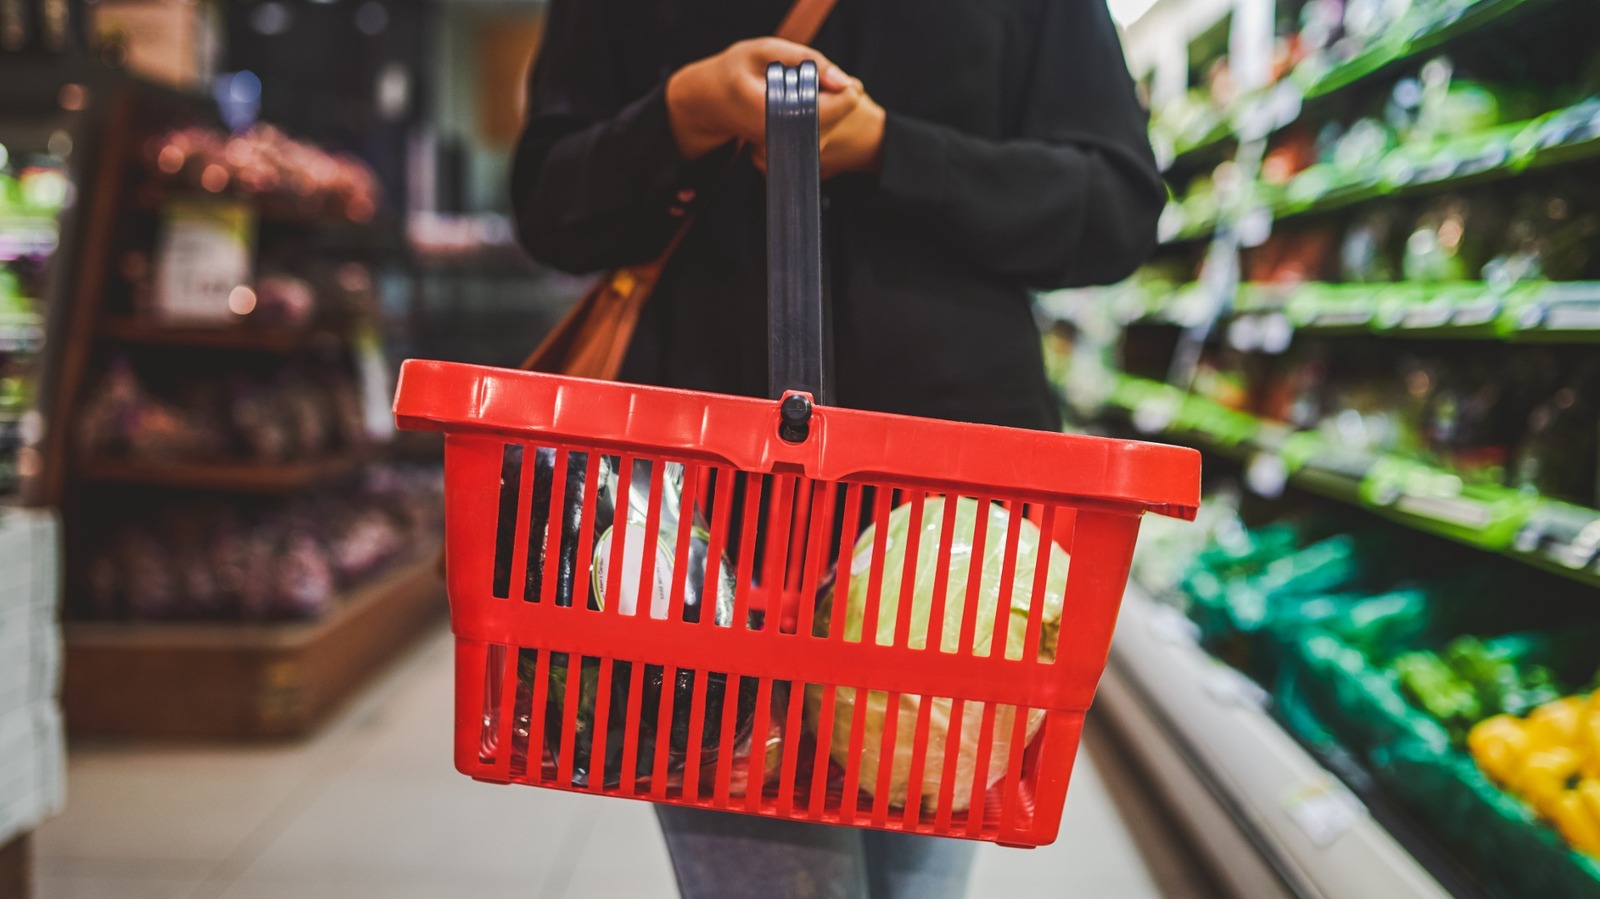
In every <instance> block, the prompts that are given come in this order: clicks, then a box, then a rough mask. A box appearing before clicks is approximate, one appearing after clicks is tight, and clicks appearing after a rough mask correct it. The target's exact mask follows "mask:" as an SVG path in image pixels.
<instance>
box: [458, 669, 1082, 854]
mask: <svg viewBox="0 0 1600 899" xmlns="http://www.w3.org/2000/svg"><path fill="white" fill-rule="evenodd" d="M515 655H517V654H516V653H513V652H511V651H508V649H507V647H504V646H500V645H492V646H485V645H483V644H479V643H475V642H473V641H469V640H465V639H458V640H457V660H458V672H457V673H458V683H457V687H458V697H457V703H458V708H457V732H456V764H457V767H458V769H459V770H460V771H461V772H462V773H464V774H468V775H470V776H472V777H474V778H477V779H479V780H482V781H487V782H493V783H517V784H525V785H529V786H538V787H545V788H550V789H561V790H568V791H574V792H583V793H591V794H594V795H599V796H614V797H623V798H632V799H641V800H646V801H653V802H666V803H671V804H675V805H684V806H692V807H697V808H703V809H710V810H721V811H729V812H740V813H745V814H755V815H766V816H774V817H781V818H786V819H792V820H800V821H809V822H816V823H821V824H836V825H846V826H854V827H871V828H877V829H881V830H892V831H901V832H908V833H918V834H926V835H931V836H945V837H959V838H966V839H976V840H985V841H992V842H997V843H1001V844H1004V845H1010V846H1024V847H1033V846H1039V845H1044V844H1046V843H1049V842H1051V841H1053V840H1054V838H1055V835H1056V832H1057V830H1058V829H1059V825H1060V817H1061V808H1060V803H1059V802H1057V803H1056V806H1057V807H1055V808H1042V807H1040V805H1039V803H1038V802H1037V801H1036V795H1037V793H1038V785H1039V781H1040V778H1041V777H1048V778H1049V779H1051V780H1052V781H1056V782H1057V783H1056V790H1055V793H1056V795H1057V796H1064V793H1065V781H1066V780H1067V779H1068V778H1069V777H1070V774H1071V770H1072V764H1073V760H1074V758H1075V756H1076V752H1077V746H1078V739H1079V734H1080V730H1081V726H1082V720H1083V717H1082V715H1081V714H1074V713H1070V712H1061V711H1051V712H1047V713H1044V715H1043V722H1042V723H1041V724H1040V726H1039V727H1038V730H1037V732H1036V734H1035V735H1034V738H1033V739H1032V740H1031V741H1027V742H1026V745H1025V746H1018V745H1017V744H1018V743H1020V742H1022V741H1011V742H1010V745H1009V749H1008V748H1007V746H1006V745H1005V744H1004V743H1002V745H1001V747H1000V748H998V749H994V748H992V746H993V742H994V741H996V740H999V741H1005V740H1006V735H1005V734H1004V733H1001V732H1000V731H1002V730H1003V729H1004V728H1003V727H1001V726H1000V725H999V724H997V722H1000V721H1001V720H1003V719H1005V718H1010V719H1011V720H1012V722H1013V725H1014V727H1013V730H1014V732H1021V728H1022V727H1023V726H1025V725H1022V724H1021V722H1022V721H1025V720H1026V719H1027V717H1028V716H1027V715H1026V714H1025V711H1026V710H1024V714H1010V715H1008V714H1006V713H1005V712H1004V711H1001V710H1003V709H1006V708H1009V707H1005V706H990V707H987V708H983V707H981V706H974V711H973V714H970V715H963V714H955V715H953V716H951V723H950V725H949V731H948V734H947V737H948V739H950V740H958V739H960V737H961V730H962V727H963V724H962V723H961V722H962V721H963V720H965V721H967V722H971V723H978V722H981V723H979V729H980V733H979V735H978V740H977V745H978V747H979V748H978V750H977V751H976V752H975V753H973V755H974V756H975V759H976V760H975V762H974V765H975V767H976V769H977V770H975V771H973V772H972V773H971V774H970V775H969V780H968V782H969V783H976V782H977V781H978V780H979V778H982V780H983V781H984V782H988V781H990V780H993V781H994V783H993V784H992V785H991V786H989V787H988V789H987V790H986V791H985V792H983V793H982V794H981V795H980V796H976V797H965V798H966V801H963V800H962V798H958V797H957V796H956V795H955V787H956V784H957V783H958V782H959V781H960V780H961V779H962V778H960V777H958V776H956V775H955V761H956V759H954V758H952V757H949V756H947V755H946V754H945V753H943V751H942V750H941V749H940V748H938V747H933V746H930V743H931V742H932V741H931V740H930V738H929V731H930V724H929V719H930V717H931V710H932V708H933V707H934V702H931V701H928V700H926V699H920V698H919V702H918V704H917V705H918V708H919V710H920V711H921V714H918V715H917V716H916V720H915V722H914V724H913V723H911V722H910V719H907V720H906V721H901V720H900V717H901V715H903V714H906V712H905V710H904V707H903V706H900V704H899V703H898V702H897V703H893V704H890V705H888V708H889V709H893V710H894V712H893V713H892V717H893V720H892V721H885V722H884V723H883V726H882V727H881V728H880V729H879V734H880V739H881V740H882V741H883V742H882V745H880V746H878V747H875V748H877V749H880V750H882V751H881V753H880V754H879V762H880V764H882V765H883V768H882V769H881V771H880V773H879V777H877V778H875V777H873V775H872V774H871V773H870V772H863V771H861V770H859V769H860V768H861V767H862V765H861V763H860V762H859V761H856V762H854V763H853V764H850V765H841V764H840V762H839V760H838V758H837V757H835V755H834V754H832V753H830V752H829V751H828V748H827V747H826V746H822V747H819V745H818V742H817V739H816V737H815V735H814V734H813V733H812V732H811V728H810V727H808V726H807V721H806V716H805V714H804V706H805V703H804V702H803V701H802V699H801V697H800V696H799V695H794V694H791V693H790V691H789V689H788V685H786V684H783V683H781V682H777V683H775V682H773V681H771V680H767V679H757V678H735V677H729V678H727V679H726V680H725V681H724V686H723V690H724V691H725V695H724V699H736V697H735V696H734V693H735V691H734V690H732V689H730V688H731V686H732V685H733V684H734V683H735V682H737V683H738V684H739V685H740V687H741V688H743V689H745V690H748V689H749V688H750V684H751V683H752V682H754V684H755V688H754V691H753V692H754V694H755V700H754V703H753V716H752V717H751V719H750V720H749V721H748V722H747V723H746V726H745V728H744V732H743V733H739V732H738V730H739V729H738V727H737V725H736V722H735V717H736V716H738V709H739V708H740V706H739V705H738V704H737V703H736V702H726V701H725V702H724V703H723V711H724V715H723V720H722V721H721V722H719V721H717V720H716V718H715V717H713V716H711V715H709V714H707V712H706V708H705V706H706V705H707V703H706V695H707V692H708V689H709V688H708V683H709V681H710V679H709V678H697V679H696V680H695V682H694V689H693V691H692V693H693V700H692V703H691V706H692V711H691V713H690V716H691V718H692V721H691V725H690V727H689V728H688V739H687V746H685V747H684V748H683V749H682V750H680V751H679V752H678V753H677V755H678V757H679V760H680V764H679V765H678V766H676V767H674V766H672V765H670V764H668V761H667V760H668V757H669V752H668V749H667V742H663V743H662V744H660V745H654V744H652V742H651V741H650V740H649V738H648V737H644V738H641V736H640V735H639V730H640V728H639V726H638V722H639V721H640V719H641V708H640V704H641V702H642V700H640V699H635V698H634V697H639V696H641V691H640V689H639V685H640V682H641V677H642V673H643V672H644V670H645V669H646V667H647V666H645V665H639V664H631V665H630V664H628V663H625V662H611V663H610V664H606V663H605V662H604V661H599V662H598V663H596V660H585V661H586V662H589V663H591V664H592V665H593V666H594V667H595V668H598V669H599V670H598V686H597V688H596V692H595V693H594V695H595V696H596V699H595V700H593V705H592V706H590V707H587V708H583V707H581V706H580V709H581V716H578V715H566V714H564V713H562V712H560V711H558V712H556V713H555V714H553V715H551V714H540V715H535V714H534V709H535V708H547V706H548V705H549V704H550V703H553V702H555V703H561V702H564V699H563V698H562V697H555V696H553V695H552V694H553V693H555V692H559V691H560V689H561V687H562V685H563V683H566V684H574V683H579V682H581V681H582V680H583V678H584V677H587V676H589V671H587V670H585V669H584V667H583V666H581V665H580V670H582V671H584V674H583V675H582V676H580V677H579V678H577V679H573V678H571V677H570V669H568V671H567V676H566V677H565V680H564V681H563V680H561V679H560V678H549V677H548V672H549V670H550V668H551V666H552V665H554V667H555V668H556V669H557V670H558V671H559V670H560V669H562V668H563V667H565V666H564V663H563V662H562V661H554V662H549V661H547V663H546V664H545V665H543V666H541V667H540V668H539V673H538V674H537V675H536V676H535V677H534V678H532V680H533V683H532V684H530V683H529V678H527V677H526V676H524V677H522V678H518V677H517V676H516V674H515V672H516V671H517V665H516V663H515V661H514V660H513V657H514V656H515ZM553 656H554V657H560V656H561V654H559V653H556V654H553ZM657 670H659V669H657ZM623 672H626V673H623ZM497 673H502V674H500V676H496V674H497ZM525 673H526V672H524V674H525ZM665 673H666V677H665V680H666V683H668V684H672V683H674V682H675V675H676V674H677V672H676V670H675V669H672V668H671V667H670V666H668V667H667V668H666V670H665ZM507 674H509V678H510V679H509V680H507ZM613 675H620V676H617V677H616V678H615V680H614V681H613ZM629 678H631V679H633V684H632V685H631V686H629V687H628V689H627V692H626V696H627V697H628V698H627V700H624V701H625V702H627V704H628V707H627V708H624V709H622V710H620V714H621V715H622V716H624V717H623V718H622V721H623V722H624V729H621V730H619V728H618V727H617V724H616V722H617V718H616V717H614V716H616V715H617V714H619V712H618V711H616V710H614V709H613V708H612V707H611V705H610V704H609V703H608V702H606V701H605V700H604V699H601V698H600V697H604V698H606V699H609V698H610V696H611V695H612V694H611V691H610V689H609V688H610V687H612V686H613V685H622V684H624V683H625V681H626V680H627V679H629ZM551 683H554V684H555V690H552V689H551V687H550V685H551ZM541 684H542V685H543V689H540V688H539V685H541ZM673 692H674V691H673V690H671V689H665V690H662V691H661V694H660V697H661V698H660V702H659V712H658V713H657V714H656V715H651V714H650V713H649V712H648V711H647V712H645V716H646V718H647V719H648V718H651V717H655V718H657V720H658V722H659V724H660V725H661V726H660V727H659V729H658V731H657V733H670V732H671V731H670V727H671V722H672V716H673V709H672V703H673V700H672V698H671V695H672V693H673ZM541 694H542V695H541ZM577 694H578V688H574V689H573V690H572V691H571V692H570V693H569V694H568V695H569V696H573V697H575V696H577ZM821 694H822V696H823V699H822V701H821V709H822V711H821V712H820V713H819V714H820V715H821V716H822V717H823V718H824V719H832V718H833V716H832V715H831V714H830V710H831V709H833V708H834V701H833V700H834V699H835V697H836V691H835V690H822V691H821ZM955 702H957V703H958V702H959V701H955ZM559 708H562V709H565V708H572V706H567V705H562V706H559ZM956 709H958V710H961V711H965V710H966V704H961V705H956ZM977 709H981V713H979V712H978V711H977ZM575 718H577V719H579V720H576V721H575V720H574V719H575ZM974 719H976V721H974ZM841 720H842V719H841ZM860 720H861V718H860V716H858V717H857V719H856V722H853V723H852V724H851V727H855V726H857V724H858V723H859V721H860ZM597 721H610V722H612V725H611V727H610V728H609V730H610V731H612V732H611V733H603V731H606V730H608V728H601V727H598V726H597V725H596V724H595V722H597ZM579 730H585V731H586V733H587V739H588V740H590V741H591V744H590V746H589V752H588V756H587V759H588V761H590V762H596V761H598V764H595V765H594V769H593V770H587V771H585V770H581V769H578V768H577V766H576V763H575V759H577V758H579V757H581V756H582V755H583V754H582V753H581V752H578V751H577V736H578V734H577V732H578V731H579ZM719 731H720V734H721V735H722V736H723V737H724V738H726V737H727V736H729V735H732V737H733V738H732V739H731V741H730V740H727V739H722V740H717V739H716V736H717V735H718V733H719ZM891 732H893V733H894V736H895V737H896V740H895V742H898V737H899V735H900V734H904V733H907V732H910V733H912V734H913V742H912V744H911V745H912V746H913V747H923V748H922V749H920V750H915V751H913V753H912V756H911V762H910V767H909V771H908V772H906V774H907V775H908V777H909V781H910V783H911V784H930V783H932V784H937V786H938V790H936V791H935V790H934V788H933V787H928V788H927V789H928V790H929V791H930V792H935V793H936V795H923V789H921V788H917V789H911V790H908V794H907V795H908V796H909V797H910V799H911V801H909V802H906V803H903V804H891V802H890V801H889V797H888V796H886V795H876V796H875V795H874V794H873V793H872V792H870V791H869V790H868V789H861V788H859V787H858V785H860V784H862V783H870V782H872V781H874V780H878V779H881V777H882V775H884V774H887V773H888V764H886V759H885V758H884V757H885V756H887V757H890V758H892V757H894V756H893V747H892V745H891V744H890V743H889V737H890V735H891ZM756 733H761V734H764V738H763V739H761V740H756V739H753V738H752V736H753V734H756ZM701 735H709V736H712V737H713V742H717V743H718V749H716V750H712V749H710V748H708V747H707V746H706V745H704V741H703V740H702V739H701V738H700V737H701ZM618 737H620V739H617V738H618ZM969 737H970V734H969ZM641 744H642V745H643V750H642V751H641V748H640V747H641ZM725 745H732V746H733V750H732V751H731V752H723V751H720V747H721V746H725ZM530 748H532V750H533V751H532V752H530ZM619 750H620V751H619ZM861 755H862V756H864V755H866V754H865V753H862V754H861ZM530 757H532V758H537V759H538V763H537V764H530ZM859 757H860V756H852V758H856V759H859ZM990 757H995V758H996V760H997V761H999V762H1000V763H1001V764H1000V767H999V768H998V769H994V768H991V767H990V763H988V759H989V758H990ZM696 760H698V764H696V763H695V762H696ZM847 761H849V759H847ZM851 768H856V769H857V770H851ZM986 769H987V770H986ZM753 771H760V772H761V775H760V777H759V781H760V783H761V789H760V790H759V791H756V792H752V791H751V790H750V788H749V786H750V783H751V781H752V778H751V773H752V772H753ZM941 772H942V773H941ZM847 796H849V797H851V798H850V799H846V797H847Z"/></svg>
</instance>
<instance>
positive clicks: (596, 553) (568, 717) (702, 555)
mask: <svg viewBox="0 0 1600 899" xmlns="http://www.w3.org/2000/svg"><path fill="white" fill-rule="evenodd" d="M555 458H556V454H555V451H554V450H551V449H548V448H539V449H537V450H535V457H534V483H533V497H532V498H533V509H532V519H533V520H532V522H531V527H530V528H529V533H528V560H529V561H528V572H527V582H526V587H525V591H526V592H525V593H524V596H525V597H527V598H528V599H529V600H534V599H535V598H537V599H538V601H541V602H544V601H554V602H555V604H556V605H558V606H570V605H572V604H573V602H574V600H575V599H576V598H577V597H578V596H580V595H581V596H583V598H584V601H585V603H586V604H587V605H588V607H589V608H590V609H593V610H596V611H598V610H601V609H602V608H603V606H604V593H605V586H606V583H607V579H608V575H609V574H610V571H611V565H612V564H614V562H613V558H612V557H613V555H614V546H615V540H616V536H617V534H618V533H619V532H625V533H626V538H625V539H624V549H623V558H622V560H621V565H622V571H621V578H620V581H621V583H620V586H619V590H618V609H617V611H618V612H620V613H621V614H623V615H649V616H650V617H652V618H656V619H665V618H666V617H667V616H668V614H669V598H670V596H671V592H672V588H673V583H674V575H675V572H674V570H673V566H674V564H675V562H676V553H677V541H678V534H679V523H680V520H681V519H682V518H683V516H684V515H686V514H687V515H689V516H690V518H689V521H688V524H690V525H691V527H692V532H691V536H690V544H689V556H688V562H687V564H688V571H687V572H684V574H683V613H682V618H683V620H684V621H690V622H699V621H700V620H701V618H702V616H703V615H704V614H705V611H704V610H705V609H706V607H708V606H709V607H710V610H711V616H712V622H711V623H712V624H714V625H715V626H717V627H728V626H730V625H732V624H733V596H734V574H733V572H734V568H733V565H732V564H731V563H730V562H729V561H728V560H727V558H726V557H724V558H723V559H722V560H721V564H720V565H719V566H718V569H717V570H718V576H717V579H716V583H715V584H714V585H711V587H710V588H709V589H708V588H707V585H706V583H705V580H706V563H707V561H708V558H707V557H708V545H707V539H708V535H707V533H706V530H705V526H704V521H703V519H702V518H701V517H700V515H699V513H698V510H695V509H693V507H692V505H691V506H690V507H689V508H688V509H685V507H684V503H683V466H682V465H679V464H677V463H671V462H669V463H654V462H651V461H649V460H636V461H635V462H634V464H633V470H632V472H631V473H630V474H631V477H630V480H629V487H628V496H627V497H626V499H625V500H624V499H622V498H621V497H619V496H618V491H619V487H620V484H619V480H620V479H619V477H618V470H617V465H618V460H617V458H616V457H614V456H602V457H601V458H600V460H599V463H598V466H597V470H598V479H597V482H596V483H595V484H594V485H592V486H593V488H594V490H595V496H594V523H593V526H592V530H591V534H592V537H591V549H592V552H591V559H592V561H591V563H590V565H589V568H588V570H586V571H579V570H577V558H578V541H579V538H580V536H581V535H580V525H581V523H582V510H583V503H584V499H585V492H586V491H587V490H588V489H590V486H591V485H589V484H588V483H586V478H587V474H586V470H587V466H588V461H589V459H588V454H587V453H581V452H575V453H572V454H571V455H570V457H569V459H568V462H567V473H566V482H565V485H564V489H563V491H562V501H561V514H560V517H559V519H558V520H554V521H552V520H550V516H549V508H550V500H551V494H552V491H553V486H554V481H555ZM505 464H506V476H507V477H508V478H514V477H516V475H515V474H513V472H514V471H518V470H520V466H521V458H520V455H519V454H517V453H511V454H508V456H507V460H506V463H505ZM657 464H662V465H664V469H663V471H662V488H661V511H660V525H659V527H658V528H657V531H656V533H655V534H648V533H647V528H648V511H649V497H650V482H651V477H652V474H653V466H654V465H657ZM619 506H620V513H621V514H620V515H619V514H618V513H619ZM551 528H556V529H558V530H559V531H560V542H559V547H560V548H559V550H558V552H557V555H556V557H555V558H553V559H552V558H547V557H546V542H547V541H546V537H547V535H548V533H549V531H550V529H551ZM619 529H620V530H619ZM646 547H652V548H653V551H654V552H655V563H654V564H655V570H654V577H653V579H652V581H653V583H652V585H651V589H650V595H649V596H648V597H645V596H641V595H640V579H641V575H642V571H643V562H644V558H645V556H644V554H645V552H646ZM506 564H509V563H506ZM552 564H553V565H555V566H556V576H555V595H554V596H552V597H544V596H541V595H540V591H541V590H542V589H543V585H544V576H545V571H546V567H547V566H548V565H552ZM537 662H538V653H537V651H536V650H526V649H525V650H522V652H521V654H520V655H519V657H518V674H519V681H520V684H519V686H520V688H521V689H522V690H523V691H525V692H526V694H527V695H526V696H523V697H521V701H519V706H522V707H527V705H528V702H529V701H531V693H532V690H533V687H534V679H535V676H536V672H537ZM572 667H573V666H572V661H571V659H570V658H569V657H568V655H567V654H566V653H551V654H550V660H549V672H550V673H549V687H548V690H549V694H548V699H547V703H546V706H545V730H544V732H545V740H544V743H545V745H544V747H543V748H544V750H545V751H546V752H548V753H549V754H550V755H551V757H552V758H558V756H559V753H560V747H561V742H562V733H563V728H565V727H567V726H569V722H571V725H570V726H573V727H574V728H575V733H574V735H573V750H572V751H573V782H574V783H575V784H577V785H579V786H588V785H589V773H590V771H591V770H592V758H591V756H592V749H593V741H594V729H595V728H596V727H605V728H606V733H607V737H606V758H605V785H606V786H615V785H616V784H617V783H618V778H619V774H620V771H621V766H622V761H623V752H624V750H625V733H626V728H627V718H626V715H627V709H628V704H629V698H630V697H629V691H630V689H631V685H632V674H633V671H632V664H631V663H629V662H624V661H618V662H616V663H615V664H614V666H613V670H612V675H611V687H610V710H609V714H608V716H607V720H606V721H604V722H597V721H595V720H594V718H595V707H596V699H597V698H598V693H599V688H600V663H599V660H597V659H592V658H585V659H583V660H582V663H581V664H580V665H579V666H578V671H577V672H576V676H577V677H578V679H579V681H578V703H577V709H576V710H575V713H574V714H567V713H568V712H569V710H568V709H566V708H565V705H566V697H567V681H568V679H569V678H571V677H573V676H574V672H573V671H572ZM700 677H704V678H705V681H706V683H705V720H704V726H703V727H702V732H701V737H700V746H701V750H700V753H701V754H700V760H701V763H702V765H705V764H711V763H713V762H715V761H716V759H717V757H718V753H719V751H720V750H721V749H722V748H723V747H722V746H721V745H720V739H721V727H722V717H723V704H724V703H725V702H727V701H735V702H737V703H738V711H737V713H736V722H737V727H736V735H735V742H736V743H737V742H741V741H743V740H745V739H746V738H747V737H748V736H749V732H750V726H751V722H752V719H753V718H754V715H755V690H756V682H755V680H754V679H751V678H744V679H741V682H740V687H739V691H738V695H737V696H736V697H729V696H728V692H729V691H728V687H727V676H726V675H725V674H722V673H718V672H705V673H701V672H695V671H690V670H686V669H678V670H677V673H676V676H675V678H674V680H673V682H672V683H671V684H670V685H669V684H667V683H666V678H665V671H664V670H663V668H662V666H660V665H645V666H644V673H643V678H642V684H641V695H640V697H639V717H638V722H637V726H638V739H637V756H636V762H637V770H638V772H639V774H640V775H641V777H645V776H648V775H649V774H650V773H651V772H652V771H653V770H654V765H655V752H656V747H657V744H658V741H659V740H661V739H662V735H661V734H659V733H658V729H659V723H660V713H661V702H662V699H663V697H664V695H665V694H666V692H667V691H668V690H671V695H672V717H671V720H670V724H669V728H670V733H669V734H667V735H666V739H667V740H668V741H669V743H668V749H667V759H668V770H669V772H671V773H673V774H676V773H679V772H681V771H682V769H683V765H684V762H685V760H686V759H685V757H686V755H687V752H688V745H689V736H690V728H691V721H690V714H691V707H692V703H693V697H694V693H695V689H696V680H697V678H700ZM558 760H559V759H558Z"/></svg>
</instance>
